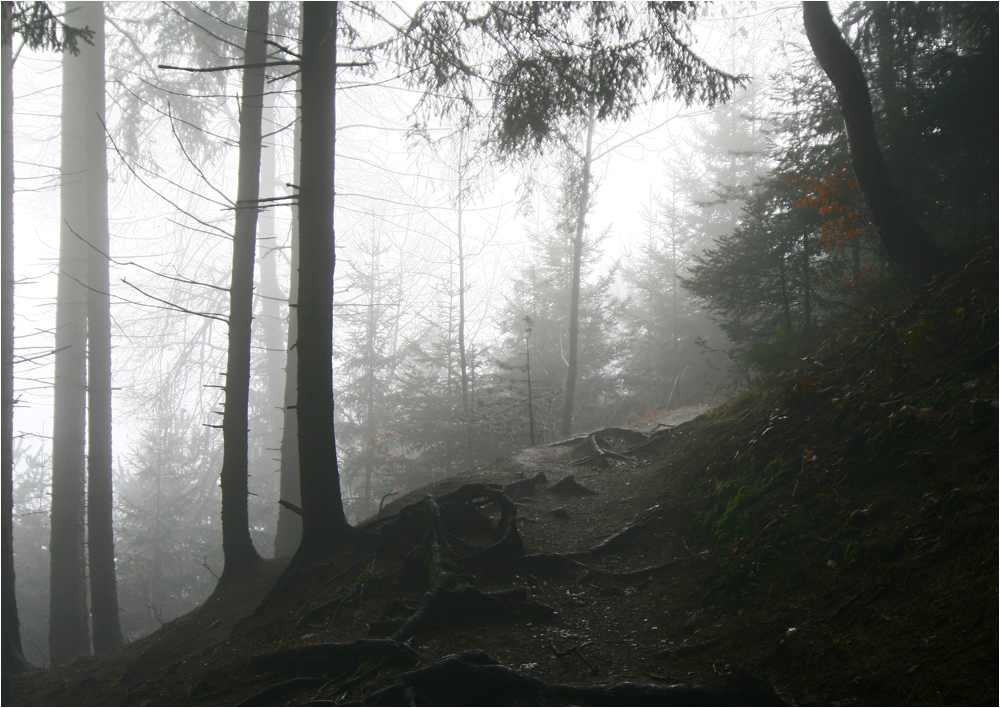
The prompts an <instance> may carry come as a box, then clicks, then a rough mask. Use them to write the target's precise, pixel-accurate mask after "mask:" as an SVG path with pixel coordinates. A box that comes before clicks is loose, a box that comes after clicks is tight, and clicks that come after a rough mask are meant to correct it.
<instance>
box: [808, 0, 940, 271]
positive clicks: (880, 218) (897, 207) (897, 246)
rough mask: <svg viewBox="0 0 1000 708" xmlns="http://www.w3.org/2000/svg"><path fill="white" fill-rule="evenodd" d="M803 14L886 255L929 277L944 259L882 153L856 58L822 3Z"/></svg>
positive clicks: (815, 3)
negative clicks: (841, 117)
mask: <svg viewBox="0 0 1000 708" xmlns="http://www.w3.org/2000/svg"><path fill="white" fill-rule="evenodd" d="M802 17H803V21H804V24H805V28H806V36H807V37H808V38H809V44H810V45H811V46H812V49H813V52H814V53H815V55H816V60H817V61H818V62H819V64H820V66H822V67H823V71H825V72H826V75H827V76H828V77H829V78H830V82H831V83H832V84H833V86H834V88H835V89H836V90H837V98H838V100H839V102H840V108H841V110H842V111H843V115H844V125H845V126H846V128H847V140H848V143H849V145H850V148H851V160H852V162H853V166H854V173H855V175H856V176H857V179H858V186H859V187H860V189H861V191H862V193H863V194H864V195H865V199H866V200H867V202H868V207H869V208H870V209H871V212H872V217H873V219H874V221H875V224H876V226H877V227H878V231H879V235H880V236H881V240H882V246H883V248H884V249H885V252H886V255H887V256H888V257H889V258H890V259H891V260H893V261H894V262H895V263H896V264H897V265H898V266H899V267H900V268H902V269H903V271H904V272H905V273H907V274H908V275H911V276H913V277H914V278H916V280H917V281H918V282H923V281H926V280H929V279H930V278H931V277H932V276H933V275H934V274H935V273H936V272H938V270H939V268H940V267H941V266H942V264H943V262H942V259H941V255H940V253H939V249H938V247H937V246H936V244H935V243H934V241H933V240H931V237H930V235H929V234H928V233H927V232H926V231H925V230H924V229H923V228H922V227H921V226H920V225H919V224H918V223H917V222H916V220H915V219H914V218H913V216H912V214H911V213H910V211H909V210H908V209H907V208H906V206H905V204H904V203H903V200H902V198H901V197H900V194H899V192H898V190H897V189H896V187H895V185H894V184H893V181H892V176H891V175H890V174H889V169H888V168H887V167H886V164H885V160H884V159H883V158H882V151H881V149H880V148H879V143H878V138H877V136H876V133H875V121H874V118H873V114H872V102H871V96H870V95H869V93H868V83H867V81H866V80H865V75H864V73H863V72H862V70H861V63H860V62H859V61H858V57H857V56H856V55H855V54H854V52H853V51H852V50H851V48H850V46H848V44H847V42H846V41H845V40H844V37H843V35H842V34H841V33H840V30H839V29H838V28H837V25H836V24H834V22H833V17H832V16H831V15H830V7H829V5H828V4H827V3H825V2H804V3H802Z"/></svg>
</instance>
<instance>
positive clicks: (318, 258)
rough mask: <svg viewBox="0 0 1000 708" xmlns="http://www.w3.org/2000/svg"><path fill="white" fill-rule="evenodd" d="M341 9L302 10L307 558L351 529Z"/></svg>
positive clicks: (326, 5)
mask: <svg viewBox="0 0 1000 708" xmlns="http://www.w3.org/2000/svg"><path fill="white" fill-rule="evenodd" d="M337 10H338V3H335V2H306V3H303V5H302V145H303V149H302V178H301V182H300V187H301V188H300V191H299V248H300V252H299V303H298V307H297V308H296V313H297V315H298V320H299V321H298V358H299V362H298V392H299V393H298V414H299V473H300V477H301V490H302V543H301V544H300V545H299V554H301V555H302V556H306V555H313V554H319V553H323V552H325V551H327V550H329V549H332V548H333V547H334V546H335V545H336V544H337V543H338V542H339V541H340V540H341V539H342V538H343V537H344V536H345V535H346V534H347V533H348V532H349V529H350V528H351V527H350V525H349V524H348V523H347V517H346V516H345V515H344V504H343V501H342V500H341V495H340V473H339V470H338V467H337V446H336V440H335V437H334V406H333V369H332V361H333V272H334V266H335V262H336V260H335V255H334V231H333V204H334V192H333V188H334V178H333V177H334V148H335V142H336V102H335V89H336V85H337V76H336V71H335V67H336V63H337Z"/></svg>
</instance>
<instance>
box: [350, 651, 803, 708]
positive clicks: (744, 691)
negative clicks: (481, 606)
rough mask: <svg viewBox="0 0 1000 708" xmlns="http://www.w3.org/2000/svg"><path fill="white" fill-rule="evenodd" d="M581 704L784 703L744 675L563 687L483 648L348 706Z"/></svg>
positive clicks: (401, 679)
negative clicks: (726, 682)
mask: <svg viewBox="0 0 1000 708" xmlns="http://www.w3.org/2000/svg"><path fill="white" fill-rule="evenodd" d="M361 704H363V705H376V706H380V705H439V706H440V705H466V706H468V705H581V706H620V705H633V706H642V705H649V706H763V705H785V703H784V702H783V701H782V700H781V698H780V697H779V696H778V695H777V694H776V693H775V692H774V689H772V688H771V687H770V686H767V685H766V684H764V683H763V682H761V681H752V680H744V681H743V682H742V684H741V685H737V686H732V687H724V688H705V687H700V686H652V685H642V684H634V683H620V684H616V685H612V686H567V685H565V684H557V683H550V682H548V681H543V680H542V679H538V678H535V677H533V676H529V675H527V674H523V673H521V672H519V671H515V670H513V669H510V668H508V667H506V666H503V665H501V664H500V663H499V662H497V661H496V659H494V658H493V657H491V656H490V655H489V654H486V653H485V652H482V651H466V652H461V653H459V654H453V655H451V656H449V657H446V658H445V659H442V660H441V661H439V662H437V663H436V664H431V665H430V666H425V667H421V668H419V669H414V670H413V671H408V672H406V673H402V674H399V675H398V676H396V677H395V683H394V684H392V685H391V686H387V687H385V688H383V689H381V690H378V691H375V692H374V693H371V694H369V695H367V696H365V697H364V698H363V699H362V700H361V701H359V702H358V703H354V704H353V705H361Z"/></svg>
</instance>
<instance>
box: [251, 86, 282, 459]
mask: <svg viewBox="0 0 1000 708" xmlns="http://www.w3.org/2000/svg"><path fill="white" fill-rule="evenodd" d="M262 129H263V133H264V137H263V141H264V142H263V145H262V149H261V158H260V196H261V198H262V199H266V198H268V197H274V196H275V193H276V192H277V190H276V187H275V184H276V180H275V159H274V158H275V149H276V135H274V131H275V126H274V94H273V93H271V92H270V91H267V92H265V95H264V113H263V121H262ZM276 208H277V207H276V206H275V204H274V203H273V202H272V203H270V205H269V206H268V207H267V208H265V209H262V210H261V212H260V216H259V217H258V221H257V271H258V273H259V276H258V277H259V289H258V291H257V295H258V299H259V304H258V310H257V311H258V313H259V315H258V317H257V318H256V322H257V324H258V325H259V326H260V328H261V330H262V334H263V341H264V357H263V358H264V371H263V378H264V416H263V423H262V427H263V431H262V433H261V436H262V438H263V445H262V447H263V449H264V456H263V459H262V460H261V462H260V469H259V470H257V471H258V473H259V474H261V475H263V476H267V477H270V476H271V475H272V474H274V472H275V468H274V466H273V465H274V462H276V461H278V455H279V454H280V450H281V424H282V408H283V400H282V399H283V396H284V387H285V381H284V376H285V375H284V370H283V368H282V367H283V365H284V364H285V356H284V347H285V341H284V332H283V331H282V329H283V327H282V321H281V300H282V299H283V297H284V293H282V292H281V286H280V285H279V284H278V264H277V261H278V242H277V239H276V237H275V229H274V221H275V219H274V216H275V214H274V210H275V209H276Z"/></svg>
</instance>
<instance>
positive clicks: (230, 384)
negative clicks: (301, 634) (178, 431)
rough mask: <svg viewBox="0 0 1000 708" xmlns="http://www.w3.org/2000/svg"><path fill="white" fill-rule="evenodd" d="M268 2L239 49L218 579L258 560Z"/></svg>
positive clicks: (253, 8) (253, 9) (256, 7)
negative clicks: (254, 335) (254, 492)
mask: <svg viewBox="0 0 1000 708" xmlns="http://www.w3.org/2000/svg"><path fill="white" fill-rule="evenodd" d="M267 18H268V3H266V2H255V3H250V5H249V6H248V10H247V34H246V45H245V46H246V50H245V52H244V64H245V65H246V66H245V68H244V70H243V71H244V73H243V102H242V110H241V112H240V161H239V184H238V186H237V192H236V230H235V233H234V235H233V271H232V281H231V285H230V289H229V297H230V308H229V348H228V356H229V358H228V364H227V366H226V407H225V413H224V415H223V419H222V434H223V440H224V442H223V457H222V483H221V486H222V552H223V554H224V555H225V559H226V564H225V569H224V570H223V572H222V581H223V582H225V581H227V580H229V579H230V578H232V577H234V576H237V575H239V574H241V573H243V572H244V571H245V570H246V569H247V568H249V567H251V566H252V565H254V564H255V563H256V562H257V561H259V560H260V556H259V555H258V554H257V550H256V549H255V548H254V545H253V541H252V540H251V538H250V525H249V516H248V511H247V495H248V494H249V489H248V486H247V479H248V469H247V456H248V452H247V449H248V442H247V428H248V424H249V423H248V416H249V395H250V340H251V326H252V322H253V272H254V257H255V251H256V243H257V212H258V209H259V207H258V203H259V202H258V199H259V196H260V151H261V119H262V113H263V108H264V79H265V69H264V67H263V64H264V62H265V60H266V58H267V51H266V45H265V41H266V40H267Z"/></svg>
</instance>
